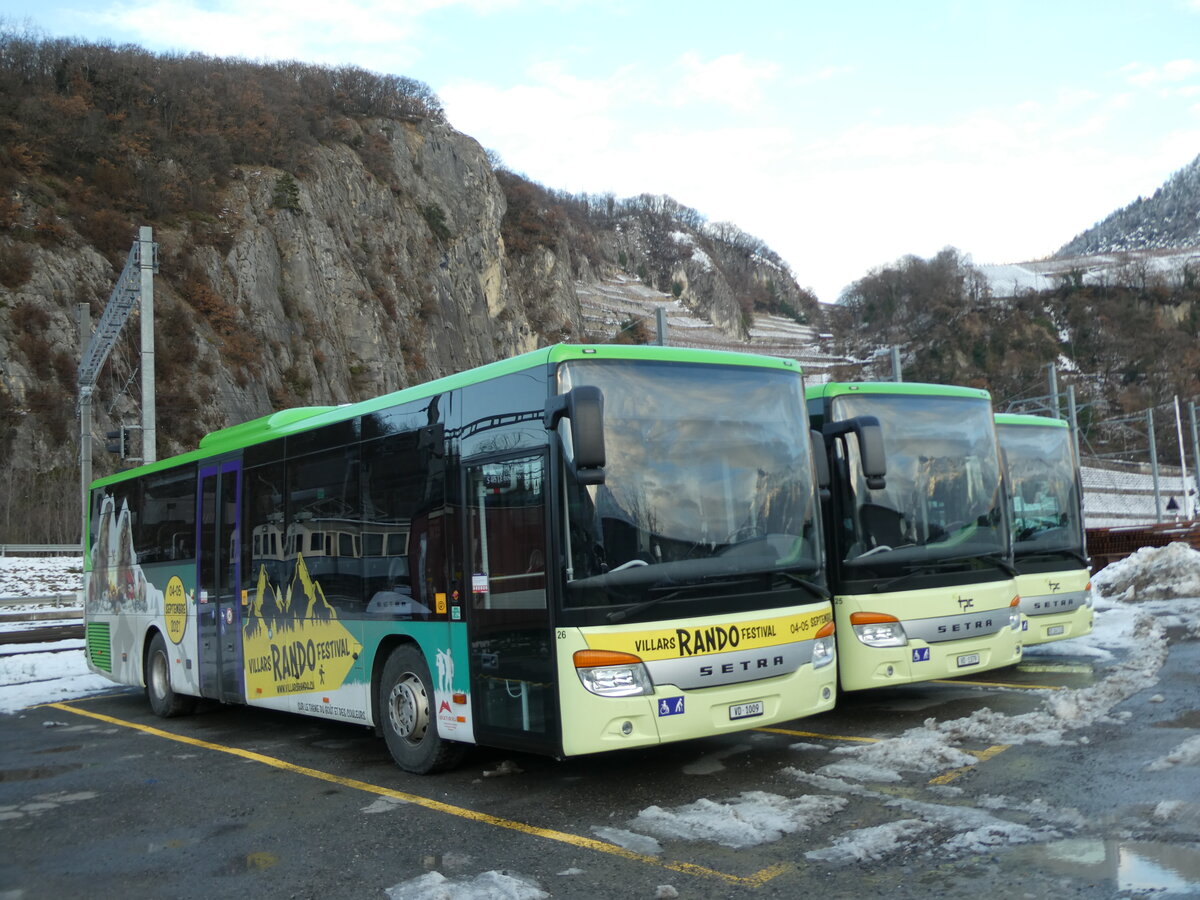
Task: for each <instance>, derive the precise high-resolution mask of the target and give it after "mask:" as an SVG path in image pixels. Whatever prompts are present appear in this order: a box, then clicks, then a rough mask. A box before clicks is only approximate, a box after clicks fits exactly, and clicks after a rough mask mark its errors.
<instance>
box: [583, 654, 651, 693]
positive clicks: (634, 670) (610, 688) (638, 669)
mask: <svg viewBox="0 0 1200 900" xmlns="http://www.w3.org/2000/svg"><path fill="white" fill-rule="evenodd" d="M574 662H575V672H576V674H578V675H579V680H580V681H581V682H582V683H583V686H584V687H585V688H587V689H588V690H589V691H591V692H592V693H593V694H598V695H599V696H601V697H637V696H641V695H643V694H653V693H654V682H653V681H652V680H651V678H650V673H649V672H648V671H647V670H646V664H645V663H643V662H642V660H641V659H640V658H639V657H637V656H634V655H633V654H632V653H618V652H616V651H615V650H577V651H575V656H574Z"/></svg>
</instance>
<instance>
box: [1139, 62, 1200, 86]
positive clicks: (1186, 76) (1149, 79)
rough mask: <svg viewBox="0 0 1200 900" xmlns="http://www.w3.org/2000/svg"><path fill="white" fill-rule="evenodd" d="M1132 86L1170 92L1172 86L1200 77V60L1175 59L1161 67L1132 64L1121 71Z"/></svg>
mask: <svg viewBox="0 0 1200 900" xmlns="http://www.w3.org/2000/svg"><path fill="white" fill-rule="evenodd" d="M1121 71H1122V73H1124V75H1125V77H1126V79H1127V80H1128V81H1129V83H1130V84H1134V85H1137V86H1138V87H1141V88H1155V87H1156V88H1159V89H1160V90H1164V91H1170V90H1171V89H1172V86H1174V85H1177V84H1179V82H1182V81H1189V80H1193V79H1195V78H1197V77H1198V76H1200V60H1195V59H1174V60H1171V61H1170V62H1166V63H1163V64H1162V65H1159V66H1148V65H1146V64H1145V63H1130V64H1129V65H1127V66H1124V67H1123V68H1122V69H1121Z"/></svg>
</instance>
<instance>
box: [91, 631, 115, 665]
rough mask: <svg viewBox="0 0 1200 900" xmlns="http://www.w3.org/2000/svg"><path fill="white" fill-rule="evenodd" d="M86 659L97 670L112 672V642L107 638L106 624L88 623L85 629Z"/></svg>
mask: <svg viewBox="0 0 1200 900" xmlns="http://www.w3.org/2000/svg"><path fill="white" fill-rule="evenodd" d="M87 651H88V659H90V660H91V661H92V665H93V666H95V667H96V668H97V669H103V670H104V671H105V672H111V671H112V642H111V641H110V640H109V638H108V623H107V622H89V623H88V627H87Z"/></svg>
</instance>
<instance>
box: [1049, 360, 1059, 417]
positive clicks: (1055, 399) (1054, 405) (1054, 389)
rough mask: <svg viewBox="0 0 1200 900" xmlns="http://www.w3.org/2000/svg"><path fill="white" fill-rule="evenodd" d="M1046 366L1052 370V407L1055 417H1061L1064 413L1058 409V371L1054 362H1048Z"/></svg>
mask: <svg viewBox="0 0 1200 900" xmlns="http://www.w3.org/2000/svg"><path fill="white" fill-rule="evenodd" d="M1046 368H1047V369H1048V370H1049V372H1050V409H1051V410H1052V412H1053V415H1054V418H1056V419H1061V418H1062V415H1061V414H1060V413H1059V411H1058V371H1057V370H1056V369H1055V368H1054V363H1050V364H1048V365H1047V366H1046Z"/></svg>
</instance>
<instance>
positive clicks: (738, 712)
mask: <svg viewBox="0 0 1200 900" xmlns="http://www.w3.org/2000/svg"><path fill="white" fill-rule="evenodd" d="M762 714H763V702H762V701H761V700H755V701H754V702H753V703H735V704H734V705H733V706H731V707H729V718H730V719H731V720H732V719H750V718H753V717H754V716H761V715H762Z"/></svg>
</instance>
